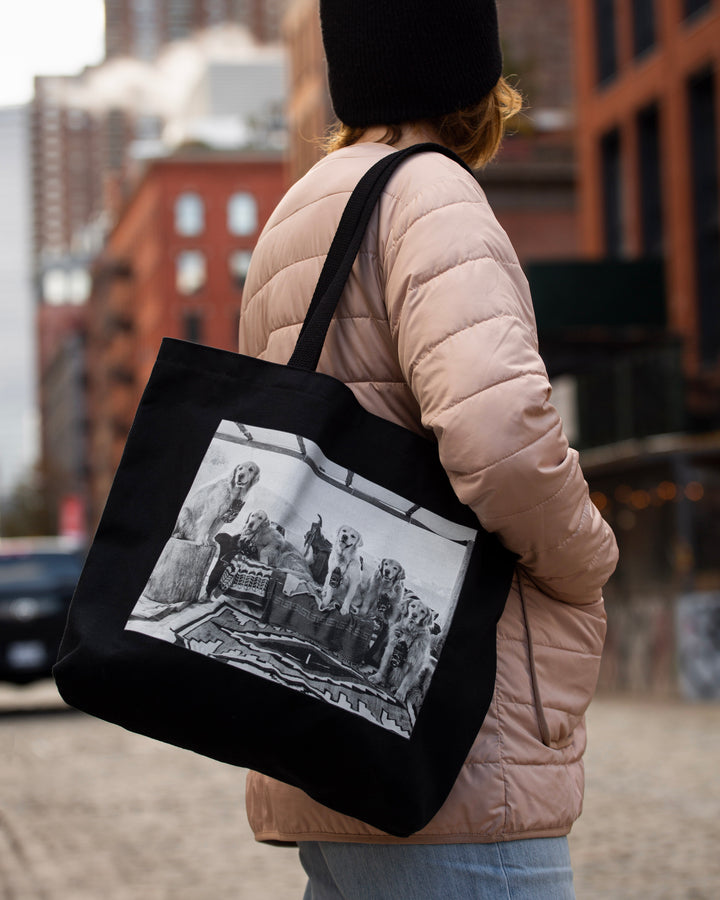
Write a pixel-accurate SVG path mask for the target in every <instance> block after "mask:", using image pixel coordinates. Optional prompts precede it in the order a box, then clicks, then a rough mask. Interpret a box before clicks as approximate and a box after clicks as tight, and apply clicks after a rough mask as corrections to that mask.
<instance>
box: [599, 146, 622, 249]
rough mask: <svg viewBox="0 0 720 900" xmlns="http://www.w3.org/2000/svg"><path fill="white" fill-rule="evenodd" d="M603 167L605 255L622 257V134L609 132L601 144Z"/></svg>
mask: <svg viewBox="0 0 720 900" xmlns="http://www.w3.org/2000/svg"><path fill="white" fill-rule="evenodd" d="M600 157H601V165H602V189H603V214H604V222H603V226H604V234H605V254H606V255H607V256H611V257H612V256H614V257H617V256H620V255H621V254H622V250H623V227H622V195H623V191H622V160H621V156H620V132H619V131H618V130H617V129H614V130H613V131H610V132H608V133H607V134H606V135H605V136H604V137H603V138H602V141H601V143H600Z"/></svg>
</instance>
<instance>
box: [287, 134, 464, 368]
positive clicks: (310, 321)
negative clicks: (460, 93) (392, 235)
mask: <svg viewBox="0 0 720 900" xmlns="http://www.w3.org/2000/svg"><path fill="white" fill-rule="evenodd" d="M430 151H433V152H436V153H442V154H443V155H444V156H447V157H449V158H450V159H452V160H454V161H455V162H457V163H459V164H460V165H461V166H463V168H465V169H467V171H468V172H470V174H471V175H472V174H473V173H472V170H471V169H470V168H469V166H467V165H466V164H465V163H464V162H463V161H462V160H461V159H460V157H459V156H457V154H455V153H453V151H452V150H449V149H448V148H447V147H443V146H442V145H441V144H434V143H425V144H413V145H412V146H411V147H406V148H405V149H404V150H398V151H396V152H395V153H392V154H390V155H388V156H384V157H383V158H382V159H381V160H380V161H379V162H377V163H375V165H373V166H372V167H371V168H370V169H368V171H367V172H366V173H365V174H364V175H363V177H362V178H361V179H360V181H359V182H358V184H357V186H356V188H355V190H354V191H353V192H352V194H351V195H350V199H349V200H348V202H347V204H346V206H345V209H344V211H343V214H342V217H341V219H340V224H339V225H338V228H337V231H336V232H335V237H334V238H333V241H332V243H331V245H330V249H329V251H328V254H327V257H326V259H325V265H324V266H323V268H322V271H321V273H320V277H319V278H318V282H317V285H316V287H315V292H314V293H313V297H312V300H311V301H310V306H309V307H308V311H307V314H306V316H305V321H304V322H303V326H302V329H301V331H300V336H299V337H298V340H297V343H296V344H295V349H294V351H293V354H292V356H291V357H290V360H289V361H288V365H289V366H291V367H292V368H295V369H305V370H306V371H314V370H315V369H316V367H317V364H318V361H319V359H320V354H321V353H322V348H323V344H324V343H325V337H326V335H327V332H328V328H329V327H330V321H331V319H332V317H333V315H334V313H335V309H336V307H337V305H338V303H339V301H340V297H341V295H342V292H343V289H344V288H345V283H346V281H347V279H348V276H349V274H350V270H351V269H352V267H353V263H354V262H355V257H356V256H357V254H358V250H359V249H360V245H361V243H362V239H363V236H364V234H365V229H366V228H367V224H368V222H369V221H370V216H371V215H372V212H373V210H374V208H375V204H376V203H377V201H378V199H379V197H380V194H381V193H382V190H383V188H384V187H385V185H386V184H387V182H388V181H389V180H390V177H391V175H392V174H393V172H394V171H395V169H397V167H398V166H399V165H400V164H401V163H402V162H403V161H404V160H405V159H406V158H407V157H408V156H413V155H414V154H416V153H427V152H430Z"/></svg>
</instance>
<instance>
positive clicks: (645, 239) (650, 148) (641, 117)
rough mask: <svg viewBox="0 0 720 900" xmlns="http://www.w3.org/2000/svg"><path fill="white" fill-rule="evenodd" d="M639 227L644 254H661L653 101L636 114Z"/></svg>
mask: <svg viewBox="0 0 720 900" xmlns="http://www.w3.org/2000/svg"><path fill="white" fill-rule="evenodd" d="M637 130H638V160H637V164H638V173H639V184H640V228H641V232H642V248H643V253H644V254H645V255H646V256H661V255H662V249H663V218H662V189H661V177H660V174H661V173H660V165H661V154H660V111H659V109H658V107H657V104H655V103H653V105H652V106H648V107H647V108H646V109H643V110H641V111H640V112H639V113H638V117H637Z"/></svg>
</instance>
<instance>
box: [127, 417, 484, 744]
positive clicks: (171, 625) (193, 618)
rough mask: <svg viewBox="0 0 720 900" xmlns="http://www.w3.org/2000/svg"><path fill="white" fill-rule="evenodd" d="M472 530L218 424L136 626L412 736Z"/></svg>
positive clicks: (309, 451) (137, 611)
mask: <svg viewBox="0 0 720 900" xmlns="http://www.w3.org/2000/svg"><path fill="white" fill-rule="evenodd" d="M476 537H477V532H476V531H474V530H473V529H470V528H467V527H465V526H461V525H457V524H455V523H453V522H449V521H448V520H447V519H444V518H441V517H440V516H437V515H434V514H433V513H431V512H430V511H429V510H426V509H423V508H420V507H417V506H415V505H414V504H413V502H412V501H411V500H408V499H405V498H403V497H399V496H398V495H397V494H394V493H391V492H390V491H387V490H385V489H384V488H382V487H380V486H379V485H377V484H374V483H372V482H370V481H368V480H366V479H364V478H361V477H360V476H358V475H357V474H355V473H353V472H351V471H350V470H348V469H346V468H343V467H341V466H339V465H337V464H335V463H333V462H332V461H331V460H329V459H327V458H326V457H325V455H324V454H323V452H322V450H321V449H320V448H319V447H318V446H317V445H316V444H314V443H313V442H312V441H309V440H306V439H304V438H303V437H301V436H299V435H294V434H288V433H286V432H282V431H274V430H269V429H267V428H258V427H256V426H253V425H249V424H242V423H238V422H228V421H225V420H223V421H222V422H220V425H219V427H218V429H217V431H216V433H215V435H214V437H213V439H212V441H211V442H210V445H209V447H208V449H207V452H206V454H205V456H204V458H203V461H202V464H201V466H200V468H199V470H198V472H197V475H196V477H195V480H194V482H193V485H192V487H191V489H190V491H189V492H188V495H187V497H186V498H185V501H184V503H183V505H182V508H181V510H180V512H179V514H178V518H177V521H176V523H175V526H174V528H173V532H172V534H171V535H170V536H169V539H168V541H167V543H166V544H165V547H164V549H163V551H162V554H161V555H160V558H159V559H158V561H157V563H156V565H155V567H154V569H153V571H152V573H151V575H150V578H149V579H148V582H147V585H146V586H145V589H144V590H143V593H142V596H141V597H140V598H139V599H138V602H137V604H136V605H135V608H134V609H133V612H132V615H131V617H130V619H129V621H128V623H127V625H126V628H127V629H129V630H132V631H137V632H141V633H142V634H146V635H149V636H151V637H155V638H158V639H161V640H165V641H169V642H170V643H173V644H179V645H181V646H184V647H185V648H187V649H189V650H192V651H194V652H197V653H202V654H204V655H205V656H208V657H211V658H212V659H215V660H218V661H219V662H223V663H226V664H228V665H231V666H236V667H237V668H240V669H243V670H244V671H247V672H250V673H252V674H254V675H257V676H259V677H261V678H267V679H269V680H271V681H275V682H278V683H280V684H282V685H284V686H285V687H287V688H290V689H292V690H296V691H302V692H303V693H306V694H309V695H311V696H313V697H315V698H317V699H319V700H323V701H326V702H328V703H332V704H335V705H337V706H338V707H341V708H342V709H345V710H347V711H348V712H351V713H354V714H356V715H359V716H362V717H364V718H365V719H368V720H370V721H371V722H374V723H376V724H377V725H379V726H381V727H383V728H387V729H389V730H392V731H394V732H396V733H398V734H400V735H403V736H405V737H409V736H410V734H411V733H412V728H413V725H414V722H415V719H416V717H417V714H418V712H419V710H420V708H421V706H422V703H423V700H424V698H425V695H426V693H427V690H428V687H429V685H430V681H431V679H432V676H433V673H434V671H435V666H436V664H437V660H438V658H439V656H440V653H441V651H442V647H443V643H444V640H445V636H446V634H447V630H448V628H449V626H450V623H451V621H452V617H453V613H454V610H455V606H456V603H457V598H458V595H459V592H460V589H461V587H462V582H463V578H464V575H465V571H466V569H467V565H468V561H469V559H470V555H471V553H472V550H473V545H474V542H475V539H476Z"/></svg>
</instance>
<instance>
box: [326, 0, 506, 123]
mask: <svg viewBox="0 0 720 900" xmlns="http://www.w3.org/2000/svg"><path fill="white" fill-rule="evenodd" d="M320 21H321V25H322V36H323V43H324V45H325V55H326V56H327V61H328V77H329V81H330V96H331V98H332V103H333V107H334V109H335V113H336V115H337V117H338V118H339V119H340V121H341V122H344V123H345V124H346V125H351V126H357V127H363V126H368V125H391V124H396V123H399V122H411V121H417V120H419V119H426V118H433V117H435V116H440V115H445V114H447V113H451V112H455V111H457V110H460V109H465V108H467V107H469V106H473V105H474V104H476V103H479V102H480V101H481V100H482V98H483V97H485V96H487V94H489V93H490V91H491V90H492V89H493V87H494V86H495V84H496V83H497V81H498V79H499V78H500V75H501V73H502V54H501V52H500V38H499V34H498V22H497V9H496V7H495V0H320Z"/></svg>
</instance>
